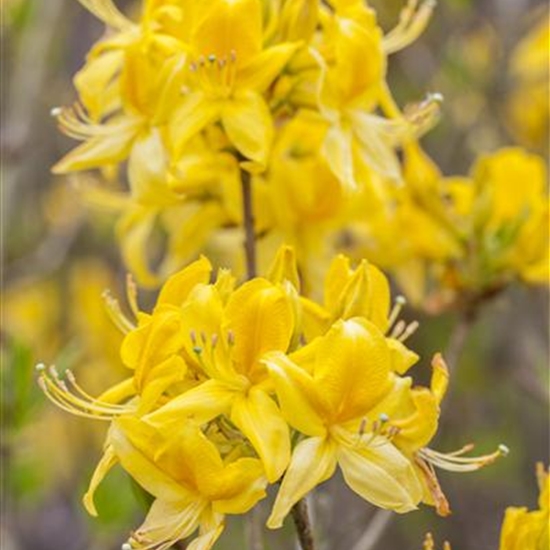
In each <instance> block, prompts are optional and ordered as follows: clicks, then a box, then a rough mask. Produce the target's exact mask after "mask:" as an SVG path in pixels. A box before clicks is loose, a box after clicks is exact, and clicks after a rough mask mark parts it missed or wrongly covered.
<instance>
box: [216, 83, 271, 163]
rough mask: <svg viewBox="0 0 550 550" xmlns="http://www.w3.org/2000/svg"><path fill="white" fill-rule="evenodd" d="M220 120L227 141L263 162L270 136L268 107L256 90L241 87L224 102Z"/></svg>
mask: <svg viewBox="0 0 550 550" xmlns="http://www.w3.org/2000/svg"><path fill="white" fill-rule="evenodd" d="M221 118H222V123H223V127H224V129H225V131H226V132H227V135H228V137H229V139H230V141H231V142H232V143H233V145H234V146H235V147H236V148H237V149H238V151H239V152H240V153H241V154H242V155H244V156H245V157H246V158H247V159H249V160H253V161H256V162H258V163H259V164H261V165H265V163H266V160H267V156H268V153H269V149H270V147H271V142H272V140H273V122H272V120H271V113H270V111H269V108H268V106H267V104H266V102H265V100H264V99H263V98H262V96H261V95H260V94H258V93H255V92H252V91H250V90H249V91H243V92H240V93H238V94H235V96H234V97H233V98H231V99H228V100H226V101H224V102H223V108H222V114H221Z"/></svg>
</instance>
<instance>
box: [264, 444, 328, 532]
mask: <svg viewBox="0 0 550 550" xmlns="http://www.w3.org/2000/svg"><path fill="white" fill-rule="evenodd" d="M335 469H336V447H335V445H334V443H333V442H332V441H331V440H330V439H326V438H324V437H310V438H308V439H305V440H304V441H302V442H300V443H299V444H298V445H297V446H296V448H295V449H294V452H293V453H292V458H291V460H290V465H289V467H288V470H287V472H286V474H285V477H284V478H283V482H282V484H281V488H280V489H279V492H278V493H277V498H276V499H275V504H274V505H273V510H272V511H271V515H270V516H269V519H268V520H267V526H268V527H269V528H270V529H277V528H278V527H281V525H282V524H283V520H284V518H285V516H286V515H287V514H288V512H289V511H290V509H291V508H292V506H294V504H296V502H298V501H299V500H300V499H301V498H302V497H304V496H305V495H306V494H307V493H309V491H311V490H312V489H313V488H314V487H315V486H316V485H319V483H322V482H323V481H326V480H327V479H329V478H330V477H331V476H332V474H333V473H334V470H335Z"/></svg>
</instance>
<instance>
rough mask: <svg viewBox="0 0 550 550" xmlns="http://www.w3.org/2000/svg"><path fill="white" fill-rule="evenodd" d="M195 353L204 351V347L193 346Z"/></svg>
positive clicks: (198, 353)
mask: <svg viewBox="0 0 550 550" xmlns="http://www.w3.org/2000/svg"><path fill="white" fill-rule="evenodd" d="M193 353H196V354H197V355H200V354H201V353H202V348H201V347H200V346H193Z"/></svg>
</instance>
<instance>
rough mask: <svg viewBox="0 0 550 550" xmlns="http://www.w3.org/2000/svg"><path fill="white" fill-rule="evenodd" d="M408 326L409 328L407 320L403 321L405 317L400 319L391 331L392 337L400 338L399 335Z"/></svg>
mask: <svg viewBox="0 0 550 550" xmlns="http://www.w3.org/2000/svg"><path fill="white" fill-rule="evenodd" d="M406 328H407V325H406V323H405V321H403V319H400V320H399V321H398V322H397V323H396V324H395V326H394V327H393V330H392V331H391V333H390V338H396V339H399V336H401V334H403V332H404V331H405V329H406Z"/></svg>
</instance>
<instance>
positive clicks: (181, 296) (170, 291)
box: [157, 256, 212, 306]
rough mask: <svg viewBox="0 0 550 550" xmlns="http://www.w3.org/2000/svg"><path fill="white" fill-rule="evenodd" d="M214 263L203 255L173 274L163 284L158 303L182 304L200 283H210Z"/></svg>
mask: <svg viewBox="0 0 550 550" xmlns="http://www.w3.org/2000/svg"><path fill="white" fill-rule="evenodd" d="M211 273H212V264H211V263H210V262H209V260H208V259H207V258H205V257H204V256H201V257H200V258H199V259H198V260H197V261H195V262H193V263H192V264H189V265H188V266H187V267H186V268H185V269H182V270H181V271H180V272H179V273H176V274H175V275H172V276H171V277H170V278H169V279H168V280H167V281H166V282H165V283H164V285H163V286H162V290H161V291H160V294H159V297H158V300H157V304H173V305H175V306H181V305H182V303H183V302H184V301H185V299H186V298H187V297H188V295H189V293H190V292H191V290H193V288H195V287H196V286H197V285H199V284H208V283H209V282H210V274H211Z"/></svg>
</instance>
